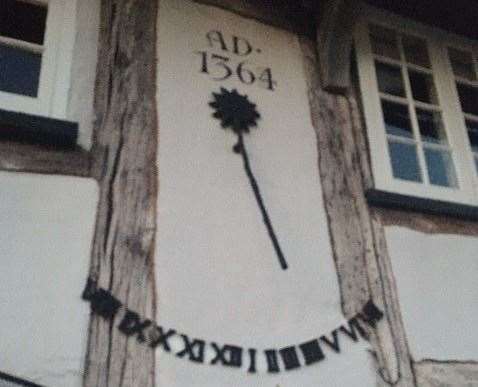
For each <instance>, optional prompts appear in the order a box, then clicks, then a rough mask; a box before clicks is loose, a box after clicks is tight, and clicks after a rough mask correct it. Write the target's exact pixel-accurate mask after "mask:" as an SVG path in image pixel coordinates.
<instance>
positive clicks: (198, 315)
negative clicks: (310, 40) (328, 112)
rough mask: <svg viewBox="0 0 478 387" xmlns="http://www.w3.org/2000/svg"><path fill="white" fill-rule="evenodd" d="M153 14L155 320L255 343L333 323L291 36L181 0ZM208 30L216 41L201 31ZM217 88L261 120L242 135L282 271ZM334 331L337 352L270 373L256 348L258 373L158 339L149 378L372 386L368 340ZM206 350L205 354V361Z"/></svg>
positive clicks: (322, 225) (263, 345)
mask: <svg viewBox="0 0 478 387" xmlns="http://www.w3.org/2000/svg"><path fill="white" fill-rule="evenodd" d="M159 15H160V16H159V25H158V28H159V31H158V34H159V35H158V37H159V38H158V39H159V46H158V57H159V64H158V71H159V74H158V81H159V83H158V110H159V114H158V115H159V158H158V170H159V187H160V190H159V198H158V211H159V213H158V235H157V248H156V279H157V288H158V311H159V312H158V321H159V323H160V325H162V326H164V327H166V328H175V329H176V330H178V332H181V333H186V334H188V335H189V336H190V337H194V338H200V339H204V340H206V341H208V342H211V341H213V342H217V343H221V344H225V343H227V344H235V345H240V346H243V347H244V348H245V349H246V350H247V348H257V349H258V350H259V351H263V350H265V349H269V348H277V349H280V348H283V347H286V346H288V345H297V344H300V343H302V342H304V341H308V340H312V339H314V338H317V337H319V336H320V335H322V334H328V333H329V332H330V331H331V330H332V329H335V328H337V327H338V326H339V325H341V324H342V323H344V317H343V316H342V313H341V309H340V295H339V287H338V282H337V274H336V271H335V266H334V262H333V259H332V252H331V246H330V241H329V233H328V229H327V221H326V214H325V211H324V206H323V202H322V191H321V185H320V181H319V172H318V166H317V158H318V154H317V143H316V137H315V134H314V130H313V127H312V124H311V121H310V111H309V108H308V106H309V101H308V98H307V85H306V80H305V74H304V70H303V63H302V53H301V50H300V47H299V43H298V40H297V37H296V36H295V35H293V34H291V33H289V32H286V31H282V30H280V29H276V28H274V27H270V26H266V25H263V24H260V23H258V22H256V21H253V20H250V19H245V18H242V17H240V16H237V15H234V14H232V13H229V12H226V11H223V10H220V9H217V8H214V7H210V6H205V5H200V4H196V3H192V2H187V1H176V0H162V1H161V2H160V10H159ZM211 31H215V33H214V34H213V36H214V39H213V41H212V42H211V41H210V40H208V38H207V34H208V33H209V32H211ZM217 32H219V33H220V36H221V37H222V38H223V39H224V45H225V47H223V44H222V41H221V40H220V38H218V34H217ZM234 39H236V40H237V41H240V42H241V43H239V45H241V44H242V49H244V47H246V45H245V43H244V40H246V41H247V42H249V44H250V46H251V52H250V53H249V54H247V55H241V54H240V53H239V54H238V53H237V52H236V53H235V52H234ZM239 51H240V50H239ZM243 51H244V50H243ZM245 51H247V50H245ZM212 55H216V57H213V56H212ZM218 56H222V57H225V58H226V59H220V58H219V57H218ZM205 58H206V60H207V64H206V65H207V66H208V68H207V70H205V67H204V66H205V65H204V60H205ZM220 60H221V61H223V63H225V64H227V66H229V67H230V68H231V69H232V74H231V76H230V77H228V78H227V79H223V80H218V78H224V77H225V75H226V74H227V70H225V66H224V65H221V64H218V63H219V61H220ZM242 61H246V63H245V64H244V66H246V68H247V69H250V70H251V71H253V72H254V74H255V82H250V79H251V78H250V76H249V77H248V78H246V81H245V82H241V79H240V76H239V75H238V73H237V66H238V65H239V63H241V62H242ZM266 68H270V70H271V74H272V78H273V80H274V81H275V82H277V84H276V85H275V86H274V87H272V88H273V89H274V90H270V89H271V88H270V87H268V86H269V84H268V83H267V82H266V83H262V84H261V82H260V80H259V78H260V74H261V72H262V71H264V69H266ZM245 77H247V75H245ZM221 87H225V88H227V89H228V90H232V89H233V88H236V89H237V90H238V92H239V93H240V94H247V95H248V97H249V99H250V100H251V102H253V103H255V104H257V109H258V111H259V113H260V114H261V117H262V118H261V120H260V121H259V126H258V128H257V129H252V133H251V134H250V135H246V138H245V142H246V147H247V150H248V152H249V155H250V161H251V167H252V169H253V172H254V173H255V175H256V178H257V180H258V182H259V186H260V189H261V192H262V194H263V198H264V202H265V205H266V207H267V209H268V210H269V213H270V216H271V219H272V223H273V225H274V228H275V230H276V233H277V237H278V239H279V242H280V244H281V246H282V249H283V251H284V254H285V256H286V259H287V261H288V264H289V269H288V270H286V271H284V270H282V269H281V268H280V266H279V264H278V260H277V257H276V255H275V253H274V250H273V248H272V244H271V241H270V240H269V238H268V235H267V231H266V229H265V226H264V224H263V221H262V218H261V214H260V212H259V209H258V206H257V203H256V202H255V198H254V195H253V192H252V190H251V187H250V185H249V182H248V180H247V177H246V174H245V172H244V168H243V164H242V160H241V156H240V155H238V154H235V153H234V152H233V151H232V147H233V145H234V144H235V142H236V136H235V134H234V133H232V132H231V131H229V130H228V131H225V130H223V129H221V127H220V124H219V121H217V120H215V119H213V118H212V113H213V110H212V109H211V107H210V106H208V102H209V101H211V100H212V93H213V92H219V90H220V88H221ZM341 340H342V344H343V345H344V347H343V351H342V354H341V355H336V354H332V353H331V351H327V360H325V361H323V362H321V363H319V364H316V365H315V366H310V367H302V368H300V369H299V370H295V371H291V372H282V373H280V374H278V375H272V374H268V373H267V371H266V364H265V361H264V359H263V355H262V354H261V353H258V368H259V371H258V373H257V374H255V375H251V374H248V373H247V368H245V367H243V369H233V368H226V367H221V366H211V365H206V364H195V363H192V362H189V361H187V360H185V359H183V358H178V357H176V356H174V351H173V353H166V352H164V351H162V350H161V349H158V358H157V359H158V360H157V364H158V366H157V367H158V368H157V375H158V384H159V386H168V387H175V386H191V385H194V386H208V387H210V386H225V385H231V386H232V385H234V386H237V387H240V386H247V387H254V386H270V387H276V386H277V385H280V386H281V387H288V386H301V387H308V386H332V385H336V386H343V385H347V386H371V385H374V383H375V375H374V374H373V372H372V363H371V362H370V359H368V354H367V352H366V348H367V347H368V345H367V344H366V343H364V342H361V343H357V344H352V343H351V342H350V341H348V340H347V339H343V338H341ZM177 345H178V346H177V347H176V348H173V349H175V350H180V349H181V343H178V344H177ZM211 356H213V354H211V353H207V354H206V363H207V362H208V361H210V360H211ZM261 356H262V357H261ZM301 361H302V364H303V359H302V360H301ZM245 366H246V365H245ZM244 368H245V369H244ZM281 368H282V369H283V365H282V364H281Z"/></svg>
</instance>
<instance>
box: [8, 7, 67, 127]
mask: <svg viewBox="0 0 478 387" xmlns="http://www.w3.org/2000/svg"><path fill="white" fill-rule="evenodd" d="M74 11H75V4H74V1H72V0H66V1H64V0H2V2H1V5H0V15H1V16H0V106H1V107H2V108H4V109H6V110H12V111H20V112H25V113H32V114H38V115H44V116H56V117H58V118H65V117H64V116H65V114H64V112H65V101H66V100H67V98H65V93H66V92H67V89H68V75H69V71H70V67H71V56H72V55H71V53H72V50H73V44H74V31H73V28H74V23H71V21H72V19H73V15H74ZM67 24H71V25H67ZM62 113H63V114H62Z"/></svg>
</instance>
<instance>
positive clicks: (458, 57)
mask: <svg viewBox="0 0 478 387" xmlns="http://www.w3.org/2000/svg"><path fill="white" fill-rule="evenodd" d="M449 53H450V61H451V67H452V68H453V73H454V74H455V75H456V76H458V77H462V78H466V79H469V80H470V81H474V80H475V79H476V75H475V70H474V68H473V58H472V57H471V53H470V52H467V51H461V50H456V49H454V48H450V49H449Z"/></svg>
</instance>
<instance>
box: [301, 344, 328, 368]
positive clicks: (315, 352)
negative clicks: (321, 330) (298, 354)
mask: <svg viewBox="0 0 478 387" xmlns="http://www.w3.org/2000/svg"><path fill="white" fill-rule="evenodd" d="M299 348H300V350H301V351H302V354H303V355H304V359H305V364H306V365H311V364H314V363H318V362H319V361H322V360H324V359H325V356H324V353H323V352H322V348H320V344H319V341H318V340H312V341H308V342H306V343H303V344H301V345H299Z"/></svg>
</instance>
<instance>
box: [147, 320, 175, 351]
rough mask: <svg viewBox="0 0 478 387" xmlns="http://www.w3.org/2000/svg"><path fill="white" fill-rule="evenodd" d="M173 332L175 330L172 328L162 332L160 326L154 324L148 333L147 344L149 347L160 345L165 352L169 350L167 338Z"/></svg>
mask: <svg viewBox="0 0 478 387" xmlns="http://www.w3.org/2000/svg"><path fill="white" fill-rule="evenodd" d="M175 334H176V331H175V330H174V329H169V330H168V331H167V332H164V329H163V328H162V327H160V326H157V325H155V326H154V329H153V330H152V331H151V333H150V335H149V341H150V343H149V346H150V347H151V348H156V347H158V346H161V347H163V349H164V350H165V351H166V352H171V347H170V346H169V341H168V340H169V339H170V338H171V337H173V336H174V335H175Z"/></svg>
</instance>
